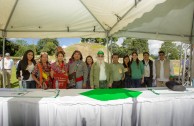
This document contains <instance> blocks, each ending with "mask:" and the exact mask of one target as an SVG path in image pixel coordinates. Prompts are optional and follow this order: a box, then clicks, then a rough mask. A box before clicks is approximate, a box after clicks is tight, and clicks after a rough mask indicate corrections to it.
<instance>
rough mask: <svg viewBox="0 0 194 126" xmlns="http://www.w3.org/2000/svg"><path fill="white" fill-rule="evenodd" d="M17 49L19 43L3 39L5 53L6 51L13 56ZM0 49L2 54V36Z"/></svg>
mask: <svg viewBox="0 0 194 126" xmlns="http://www.w3.org/2000/svg"><path fill="white" fill-rule="evenodd" d="M18 49H19V45H17V44H15V43H13V42H11V41H9V40H7V39H5V53H6V52H8V53H10V55H11V56H13V55H15V53H16V52H17V50H18ZM0 50H1V51H0V54H3V38H0Z"/></svg>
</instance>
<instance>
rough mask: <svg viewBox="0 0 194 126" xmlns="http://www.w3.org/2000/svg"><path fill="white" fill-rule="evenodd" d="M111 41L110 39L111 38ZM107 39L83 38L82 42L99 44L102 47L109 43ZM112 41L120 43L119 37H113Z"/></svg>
mask: <svg viewBox="0 0 194 126" xmlns="http://www.w3.org/2000/svg"><path fill="white" fill-rule="evenodd" d="M109 40H110V38H109ZM106 41H107V40H106V38H81V42H83V43H99V44H101V45H106V44H107V42H106ZM112 41H113V42H116V41H118V38H117V37H112Z"/></svg>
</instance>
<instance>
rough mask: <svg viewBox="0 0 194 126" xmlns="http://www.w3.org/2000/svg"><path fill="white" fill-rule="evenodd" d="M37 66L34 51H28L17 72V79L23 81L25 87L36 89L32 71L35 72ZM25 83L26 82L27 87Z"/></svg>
mask: <svg viewBox="0 0 194 126" xmlns="http://www.w3.org/2000/svg"><path fill="white" fill-rule="evenodd" d="M35 65H36V61H35V60H34V52H33V51H32V50H27V51H26V52H25V53H24V55H23V59H22V60H21V61H20V62H19V64H18V67H17V70H16V77H17V79H18V80H21V81H22V86H23V87H26V88H36V82H35V81H34V79H33V78H32V71H33V70H34V66H35ZM24 82H26V85H25V84H24Z"/></svg>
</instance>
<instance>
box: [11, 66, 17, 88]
mask: <svg viewBox="0 0 194 126" xmlns="http://www.w3.org/2000/svg"><path fill="white" fill-rule="evenodd" d="M11 87H12V88H18V87H19V81H18V79H17V78H16V68H15V66H13V68H12V74H11Z"/></svg>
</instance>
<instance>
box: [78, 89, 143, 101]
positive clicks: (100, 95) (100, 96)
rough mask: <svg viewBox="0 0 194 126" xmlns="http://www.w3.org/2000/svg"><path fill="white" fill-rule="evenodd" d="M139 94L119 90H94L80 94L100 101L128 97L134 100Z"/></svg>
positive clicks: (138, 92) (137, 92)
mask: <svg viewBox="0 0 194 126" xmlns="http://www.w3.org/2000/svg"><path fill="white" fill-rule="evenodd" d="M141 93H142V92H140V91H133V90H127V89H122V88H120V89H94V90H91V91H86V92H83V93H80V94H81V95H84V96H87V97H90V98H93V99H96V100H100V101H109V100H118V99H125V98H130V97H131V98H136V97H138V96H139V95H140V94H141Z"/></svg>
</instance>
